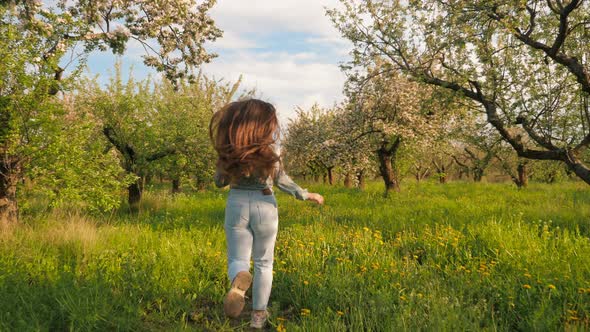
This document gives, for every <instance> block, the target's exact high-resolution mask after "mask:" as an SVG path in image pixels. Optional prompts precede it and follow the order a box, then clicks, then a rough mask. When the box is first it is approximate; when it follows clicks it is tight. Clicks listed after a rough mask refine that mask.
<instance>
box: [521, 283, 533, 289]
mask: <svg viewBox="0 0 590 332" xmlns="http://www.w3.org/2000/svg"><path fill="white" fill-rule="evenodd" d="M522 288H524V289H531V285H529V284H524V285H522Z"/></svg>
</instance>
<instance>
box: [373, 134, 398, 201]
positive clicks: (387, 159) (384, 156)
mask: <svg viewBox="0 0 590 332" xmlns="http://www.w3.org/2000/svg"><path fill="white" fill-rule="evenodd" d="M396 152H397V148H394V149H386V148H385V147H384V146H382V147H381V148H380V149H379V150H377V157H378V159H379V172H380V173H381V177H382V178H383V182H384V184H385V195H387V194H389V192H391V191H392V190H394V191H399V182H398V180H397V178H396V177H395V172H394V170H393V163H392V158H393V157H394V155H395V153H396Z"/></svg>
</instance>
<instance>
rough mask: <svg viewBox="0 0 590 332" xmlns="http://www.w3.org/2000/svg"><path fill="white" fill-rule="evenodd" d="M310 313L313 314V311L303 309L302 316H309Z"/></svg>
mask: <svg viewBox="0 0 590 332" xmlns="http://www.w3.org/2000/svg"><path fill="white" fill-rule="evenodd" d="M310 313H311V310H309V309H307V308H303V309H301V316H309V314H310Z"/></svg>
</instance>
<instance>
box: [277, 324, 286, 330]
mask: <svg viewBox="0 0 590 332" xmlns="http://www.w3.org/2000/svg"><path fill="white" fill-rule="evenodd" d="M286 331H287V329H286V328H285V327H284V326H283V324H282V323H281V324H279V326H277V332H286Z"/></svg>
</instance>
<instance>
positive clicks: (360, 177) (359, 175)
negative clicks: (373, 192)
mask: <svg viewBox="0 0 590 332" xmlns="http://www.w3.org/2000/svg"><path fill="white" fill-rule="evenodd" d="M356 179H357V180H358V186H359V189H361V190H365V170H364V169H361V170H360V171H358V173H357V174H356Z"/></svg>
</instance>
